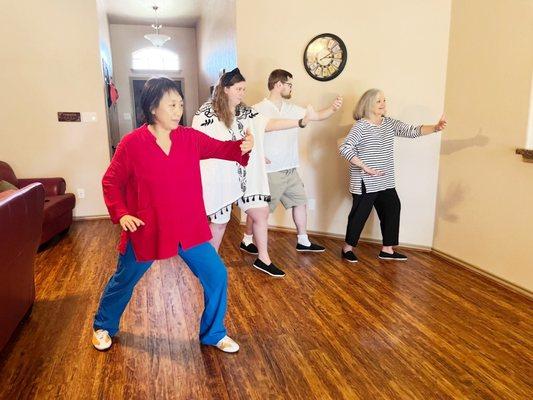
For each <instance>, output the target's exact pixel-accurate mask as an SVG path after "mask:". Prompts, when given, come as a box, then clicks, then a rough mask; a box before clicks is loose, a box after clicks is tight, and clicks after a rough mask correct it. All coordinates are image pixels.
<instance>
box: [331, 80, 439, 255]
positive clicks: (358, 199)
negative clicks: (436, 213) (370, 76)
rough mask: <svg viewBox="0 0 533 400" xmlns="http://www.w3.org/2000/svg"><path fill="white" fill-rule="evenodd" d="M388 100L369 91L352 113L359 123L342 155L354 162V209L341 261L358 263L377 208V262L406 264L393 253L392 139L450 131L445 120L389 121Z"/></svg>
mask: <svg viewBox="0 0 533 400" xmlns="http://www.w3.org/2000/svg"><path fill="white" fill-rule="evenodd" d="M385 114H386V100H385V96H384V95H383V92H382V91H381V90H378V89H370V90H367V91H366V92H365V93H364V94H363V96H362V97H361V99H360V100H359V102H358V103H357V105H356V106H355V110H354V119H355V124H354V125H353V126H352V129H351V130H350V132H349V133H348V136H347V137H346V139H345V140H344V142H343V144H342V145H341V146H340V154H341V155H342V156H343V157H344V158H346V159H347V160H348V161H349V162H350V192H351V193H352V196H353V205H352V210H351V211H350V214H349V216H348V226H347V227H346V243H345V245H344V247H343V249H342V253H341V254H342V258H343V259H345V260H347V261H350V262H357V257H356V255H355V254H354V252H353V247H355V246H356V245H357V242H358V241H359V236H360V235H361V232H362V230H363V227H364V226H365V222H366V220H367V219H368V216H369V215H370V212H371V211H372V207H375V208H376V212H377V214H378V217H379V220H380V224H381V234H382V236H383V248H382V250H381V252H380V253H379V258H381V259H384V260H402V261H405V260H407V257H406V256H404V255H403V254H400V253H397V252H395V251H394V250H393V246H397V245H398V232H399V229H400V199H399V198H398V194H397V193H396V189H395V184H394V136H402V137H408V138H416V137H418V136H420V135H427V134H430V133H434V132H439V131H441V130H442V129H444V128H445V126H446V120H445V119H444V116H443V117H442V118H441V119H440V121H439V122H438V123H437V124H436V125H419V126H414V125H409V124H406V123H404V122H401V121H398V120H396V119H393V118H389V117H386V116H385Z"/></svg>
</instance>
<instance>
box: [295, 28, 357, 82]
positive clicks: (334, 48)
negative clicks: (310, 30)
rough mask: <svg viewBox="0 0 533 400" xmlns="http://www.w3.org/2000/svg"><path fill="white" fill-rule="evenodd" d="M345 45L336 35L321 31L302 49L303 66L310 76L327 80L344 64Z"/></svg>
mask: <svg viewBox="0 0 533 400" xmlns="http://www.w3.org/2000/svg"><path fill="white" fill-rule="evenodd" d="M347 56H348V53H347V52H346V46H345V45H344V42H343V41H342V40H341V39H340V38H339V37H338V36H336V35H333V34H331V33H323V34H321V35H318V36H316V37H314V38H313V39H311V41H310V42H309V44H308V45H307V47H306V48H305V51H304V67H305V70H306V71H307V73H308V74H309V75H311V77H313V78H314V79H316V80H319V81H329V80H331V79H333V78H335V77H337V76H338V75H339V74H340V73H341V72H342V70H343V69H344V65H345V64H346V58H347Z"/></svg>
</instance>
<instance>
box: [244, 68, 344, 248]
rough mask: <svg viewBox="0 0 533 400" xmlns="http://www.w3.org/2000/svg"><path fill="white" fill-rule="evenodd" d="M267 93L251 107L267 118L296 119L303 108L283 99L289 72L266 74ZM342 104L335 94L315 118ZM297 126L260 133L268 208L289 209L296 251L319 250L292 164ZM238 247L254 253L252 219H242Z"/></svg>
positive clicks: (289, 83)
mask: <svg viewBox="0 0 533 400" xmlns="http://www.w3.org/2000/svg"><path fill="white" fill-rule="evenodd" d="M268 89H269V90H270V95H269V97H268V98H266V99H264V100H263V101H261V102H260V103H257V104H256V105H254V106H253V108H254V109H255V110H257V111H259V112H260V113H261V114H263V115H265V116H266V117H268V118H279V119H300V118H303V117H304V116H305V113H306V109H305V108H303V107H300V106H297V105H296V104H293V103H290V102H288V101H286V100H288V99H290V98H291V94H292V74H291V73H290V72H287V71H285V70H282V69H276V70H274V71H272V72H271V73H270V76H269V77H268ZM341 106H342V97H340V96H338V97H337V98H336V99H335V101H334V102H333V103H332V104H331V106H329V107H327V108H325V109H323V110H320V111H318V112H317V119H315V120H318V121H321V120H324V119H327V118H329V117H331V116H332V115H333V114H334V113H335V112H336V111H337V110H338V109H339V108H341ZM298 130H299V128H293V129H287V130H284V131H272V132H269V133H268V134H266V135H265V137H264V152H265V158H266V159H265V162H266V171H267V174H268V184H269V187H270V196H271V201H270V204H269V206H270V212H273V211H274V210H275V208H276V207H277V205H278V203H280V202H281V204H283V206H284V207H285V209H289V208H291V209H292V218H293V220H294V224H295V225H296V230H297V233H298V242H297V244H296V250H297V251H305V252H323V251H324V250H325V248H324V247H323V246H320V245H318V244H315V243H311V242H310V241H309V238H308V237H307V196H306V194H305V189H304V185H303V183H302V180H301V179H300V177H299V175H298V172H297V170H296V168H298V166H299V159H298ZM240 248H241V250H244V251H247V252H249V253H252V254H256V252H257V247H256V246H255V245H254V243H253V236H252V221H251V220H250V219H248V218H247V220H246V233H245V235H244V238H243V241H242V243H241V245H240Z"/></svg>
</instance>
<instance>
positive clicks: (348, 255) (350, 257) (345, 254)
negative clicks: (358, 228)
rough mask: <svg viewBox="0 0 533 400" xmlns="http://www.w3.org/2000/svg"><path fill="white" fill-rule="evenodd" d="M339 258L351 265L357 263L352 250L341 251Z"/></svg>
mask: <svg viewBox="0 0 533 400" xmlns="http://www.w3.org/2000/svg"><path fill="white" fill-rule="evenodd" d="M341 256H342V259H343V260H346V261H349V262H351V263H356V262H357V256H356V255H355V253H354V252H353V251H352V250H348V251H344V250H341Z"/></svg>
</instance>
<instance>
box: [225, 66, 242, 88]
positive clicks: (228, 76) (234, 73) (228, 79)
mask: <svg viewBox="0 0 533 400" xmlns="http://www.w3.org/2000/svg"><path fill="white" fill-rule="evenodd" d="M237 75H241V71H239V68H235V69H233V70H231V71H230V72H226V73H225V74H224V75H222V78H221V83H222V86H230V82H231V80H232V79H233V78H234V77H235V76H237ZM241 76H242V75H241Z"/></svg>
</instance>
